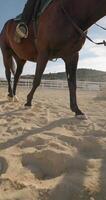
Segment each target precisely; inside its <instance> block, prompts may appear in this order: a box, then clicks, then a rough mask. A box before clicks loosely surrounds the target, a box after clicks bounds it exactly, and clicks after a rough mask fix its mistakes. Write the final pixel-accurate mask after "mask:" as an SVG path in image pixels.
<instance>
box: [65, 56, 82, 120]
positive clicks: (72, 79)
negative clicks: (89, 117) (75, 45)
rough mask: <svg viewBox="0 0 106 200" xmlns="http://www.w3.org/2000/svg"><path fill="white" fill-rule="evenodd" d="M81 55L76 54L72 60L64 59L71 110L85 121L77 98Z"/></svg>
mask: <svg viewBox="0 0 106 200" xmlns="http://www.w3.org/2000/svg"><path fill="white" fill-rule="evenodd" d="M78 59H79V54H78V53H76V54H74V55H73V56H72V57H71V58H70V59H69V58H68V59H64V60H65V64H66V74H67V81H68V87H69V93H70V108H71V110H72V111H73V112H75V114H76V116H77V117H78V118H83V119H85V115H84V113H83V112H82V111H81V110H80V109H79V108H78V105H77V98H76V70H77V64H78Z"/></svg>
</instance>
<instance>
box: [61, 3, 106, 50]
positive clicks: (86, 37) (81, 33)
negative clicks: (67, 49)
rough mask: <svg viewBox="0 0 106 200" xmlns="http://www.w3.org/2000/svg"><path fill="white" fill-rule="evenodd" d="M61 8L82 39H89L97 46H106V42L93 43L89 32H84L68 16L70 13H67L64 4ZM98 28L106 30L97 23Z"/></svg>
mask: <svg viewBox="0 0 106 200" xmlns="http://www.w3.org/2000/svg"><path fill="white" fill-rule="evenodd" d="M61 8H62V10H63V12H64V14H65V15H66V17H67V19H68V20H69V21H70V22H71V24H72V25H73V27H74V28H75V29H76V31H77V32H78V33H79V34H80V35H81V37H83V38H85V39H88V40H89V41H90V42H92V43H93V44H96V45H104V46H106V41H105V40H103V42H95V41H93V40H92V39H91V38H90V37H89V36H87V31H83V30H82V29H81V28H80V27H79V26H78V25H77V24H76V23H75V22H74V20H73V19H72V17H71V16H70V15H69V14H68V12H67V11H66V9H65V8H64V6H63V4H61ZM95 25H96V26H98V27H99V28H102V29H103V30H106V28H104V27H102V26H100V25H98V24H97V23H95Z"/></svg>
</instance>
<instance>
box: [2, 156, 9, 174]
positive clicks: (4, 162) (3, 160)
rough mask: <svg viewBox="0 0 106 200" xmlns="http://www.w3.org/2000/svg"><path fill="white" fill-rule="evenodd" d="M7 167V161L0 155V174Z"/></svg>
mask: <svg viewBox="0 0 106 200" xmlns="http://www.w3.org/2000/svg"><path fill="white" fill-rule="evenodd" d="M7 168H8V164H7V161H6V160H5V158H3V157H0V175H1V174H4V173H5V172H6V170H7Z"/></svg>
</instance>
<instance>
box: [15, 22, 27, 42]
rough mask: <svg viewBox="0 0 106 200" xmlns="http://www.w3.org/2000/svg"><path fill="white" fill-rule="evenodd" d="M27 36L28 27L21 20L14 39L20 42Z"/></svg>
mask: <svg viewBox="0 0 106 200" xmlns="http://www.w3.org/2000/svg"><path fill="white" fill-rule="evenodd" d="M27 37H28V27H27V25H26V24H25V23H24V22H20V23H19V24H18V25H17V26H16V32H15V37H14V40H15V41H16V42H17V43H20V42H21V39H22V38H27Z"/></svg>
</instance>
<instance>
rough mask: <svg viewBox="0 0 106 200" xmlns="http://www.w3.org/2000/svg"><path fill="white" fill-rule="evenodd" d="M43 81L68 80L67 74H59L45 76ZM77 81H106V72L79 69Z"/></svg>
mask: <svg viewBox="0 0 106 200" xmlns="http://www.w3.org/2000/svg"><path fill="white" fill-rule="evenodd" d="M21 78H26V79H32V78H34V76H33V75H25V76H21ZM42 79H45V80H57V79H60V80H66V73H65V72H58V73H49V74H43V77H42ZM77 80H78V81H94V82H100V81H103V82H104V81H106V72H103V71H98V70H92V69H78V70H77Z"/></svg>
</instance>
